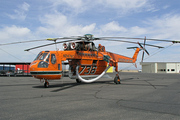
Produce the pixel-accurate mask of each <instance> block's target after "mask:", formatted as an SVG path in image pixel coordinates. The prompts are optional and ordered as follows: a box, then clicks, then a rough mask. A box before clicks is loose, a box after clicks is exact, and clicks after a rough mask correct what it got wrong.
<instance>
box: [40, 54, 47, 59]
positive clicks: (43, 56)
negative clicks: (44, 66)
mask: <svg viewBox="0 0 180 120" xmlns="http://www.w3.org/2000/svg"><path fill="white" fill-rule="evenodd" d="M47 54H48V53H44V54H43V55H42V56H41V57H40V59H39V60H44V58H45V57H46V55H47Z"/></svg>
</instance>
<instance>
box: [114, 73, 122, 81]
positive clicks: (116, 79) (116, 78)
mask: <svg viewBox="0 0 180 120" xmlns="http://www.w3.org/2000/svg"><path fill="white" fill-rule="evenodd" d="M114 83H115V84H121V82H120V76H119V74H118V72H117V73H116V76H115V78H114Z"/></svg>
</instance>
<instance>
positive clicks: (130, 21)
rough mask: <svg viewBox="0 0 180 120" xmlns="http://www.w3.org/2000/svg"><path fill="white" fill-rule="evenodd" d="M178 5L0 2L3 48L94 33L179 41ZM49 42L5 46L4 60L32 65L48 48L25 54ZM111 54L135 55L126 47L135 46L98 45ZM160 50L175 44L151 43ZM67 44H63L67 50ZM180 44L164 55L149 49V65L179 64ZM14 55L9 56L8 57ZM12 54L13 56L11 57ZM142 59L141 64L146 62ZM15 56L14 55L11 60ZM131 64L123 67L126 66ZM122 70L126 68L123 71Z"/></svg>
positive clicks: (175, 0) (116, 0) (174, 0)
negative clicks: (39, 40)
mask: <svg viewBox="0 0 180 120" xmlns="http://www.w3.org/2000/svg"><path fill="white" fill-rule="evenodd" d="M179 5H180V1H179V0H163V1H162V0H133V1H132V0H94V1H92V0H13V1H2V0H1V1H0V17H1V19H0V36H1V37H0V43H8V42H15V41H25V40H36V39H44V38H51V37H68V36H76V35H84V34H87V33H91V34H93V35H94V37H102V36H126V37H144V36H146V37H147V38H158V39H173V40H174V39H175V40H180V33H179V31H180V8H179ZM46 43H49V42H48V41H47V42H37V43H28V44H27V43H26V44H18V45H8V46H0V58H1V59H0V61H1V62H5V61H6V62H13V61H18V62H22V61H24V62H25V61H28V62H30V61H32V60H33V59H34V58H35V56H36V54H38V53H39V52H40V51H42V50H55V46H49V47H45V48H41V49H36V50H33V51H30V52H25V51H24V49H26V48H30V47H34V46H37V45H41V44H46ZM95 43H96V45H98V44H99V43H101V44H102V45H105V46H106V50H108V51H112V52H115V53H118V54H122V55H126V56H129V57H131V56H133V54H134V51H133V50H127V49H126V47H132V46H136V45H133V44H125V43H115V42H104V41H101V42H95ZM147 43H149V44H157V45H161V46H169V45H171V43H161V42H156V43H155V42H150V41H148V42H147ZM61 46H62V45H61V44H60V45H58V47H59V49H62V47H61ZM179 47H180V45H173V46H171V47H169V48H167V49H165V50H163V51H161V52H159V53H157V54H156V52H158V51H159V50H158V49H156V48H149V47H147V49H148V51H149V53H150V55H153V54H155V55H154V56H151V57H148V56H147V55H146V56H145V62H155V61H158V62H179V60H180V55H179V52H180V49H179ZM8 53H9V54H8ZM10 54H11V55H10ZM141 54H142V52H141V53H140V54H139V57H138V61H137V64H138V63H139V61H140V60H141ZM12 55H13V56H12ZM129 65H131V64H126V65H122V66H123V67H126V66H129ZM122 69H123V68H122Z"/></svg>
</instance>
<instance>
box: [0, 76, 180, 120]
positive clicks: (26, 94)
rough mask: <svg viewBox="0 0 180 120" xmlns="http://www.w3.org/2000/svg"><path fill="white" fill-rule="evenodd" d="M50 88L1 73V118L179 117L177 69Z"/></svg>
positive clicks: (56, 84)
mask: <svg viewBox="0 0 180 120" xmlns="http://www.w3.org/2000/svg"><path fill="white" fill-rule="evenodd" d="M109 75H110V76H111V77H112V78H102V79H100V80H99V81H96V82H94V83H88V84H86V83H81V84H77V83H76V81H75V80H71V79H69V78H63V79H62V80H59V81H52V82H50V86H49V88H44V86H43V83H40V82H39V80H37V79H35V78H33V77H0V120H11V119H13V120H38V119H39V120H41V119H43V120H56V119H57V120H70V119H71V120H72V119H73V120H92V119H93V120H94V119H96V120H118V119H121V120H152V119H158V120H179V119H180V74H145V73H120V75H121V84H120V85H116V84H114V82H113V79H114V74H109Z"/></svg>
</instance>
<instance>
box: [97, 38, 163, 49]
mask: <svg viewBox="0 0 180 120" xmlns="http://www.w3.org/2000/svg"><path fill="white" fill-rule="evenodd" d="M99 40H105V41H116V42H126V43H133V44H141V45H143V43H137V42H132V41H125V40H111V39H99ZM145 45H147V46H151V47H157V48H164V47H162V46H157V45H151V44H145Z"/></svg>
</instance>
